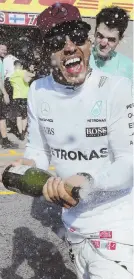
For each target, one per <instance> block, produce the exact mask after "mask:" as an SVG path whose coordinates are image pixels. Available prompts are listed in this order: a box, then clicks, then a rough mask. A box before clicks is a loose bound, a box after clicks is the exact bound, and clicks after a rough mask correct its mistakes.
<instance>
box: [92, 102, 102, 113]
mask: <svg viewBox="0 0 134 279" xmlns="http://www.w3.org/2000/svg"><path fill="white" fill-rule="evenodd" d="M101 109H102V101H97V102H96V103H95V105H94V107H93V108H92V111H91V113H92V116H99V115H100V113H101Z"/></svg>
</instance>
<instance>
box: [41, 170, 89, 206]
mask: <svg viewBox="0 0 134 279" xmlns="http://www.w3.org/2000/svg"><path fill="white" fill-rule="evenodd" d="M84 182H85V178H84V177H83V176H79V175H74V176H71V177H69V178H68V179H66V180H65V181H63V180H62V179H61V178H59V177H51V178H49V179H48V181H47V183H46V184H45V185H44V187H43V195H44V197H45V199H46V200H47V201H49V202H54V203H56V204H60V205H61V206H64V207H66V208H71V207H73V206H75V205H76V204H77V201H76V200H74V199H73V198H72V197H71V196H70V195H69V194H68V193H67V191H66V189H65V184H66V183H67V184H70V185H71V186H73V187H77V186H80V185H81V184H83V183H84Z"/></svg>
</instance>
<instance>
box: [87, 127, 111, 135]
mask: <svg viewBox="0 0 134 279" xmlns="http://www.w3.org/2000/svg"><path fill="white" fill-rule="evenodd" d="M106 135H107V127H90V128H86V137H102V136H106Z"/></svg>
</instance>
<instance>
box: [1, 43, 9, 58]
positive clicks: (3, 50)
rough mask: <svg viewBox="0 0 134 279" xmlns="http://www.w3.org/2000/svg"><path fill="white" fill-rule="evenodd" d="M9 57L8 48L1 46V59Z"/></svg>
mask: <svg viewBox="0 0 134 279" xmlns="http://www.w3.org/2000/svg"><path fill="white" fill-rule="evenodd" d="M6 55H7V46H5V45H0V57H2V58H4V57H5V56H6Z"/></svg>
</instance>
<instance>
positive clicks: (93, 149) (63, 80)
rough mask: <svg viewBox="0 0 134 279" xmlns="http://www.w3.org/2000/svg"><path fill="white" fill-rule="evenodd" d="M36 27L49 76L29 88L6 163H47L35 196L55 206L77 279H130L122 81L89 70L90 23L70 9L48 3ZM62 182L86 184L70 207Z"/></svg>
mask: <svg viewBox="0 0 134 279" xmlns="http://www.w3.org/2000/svg"><path fill="white" fill-rule="evenodd" d="M37 25H38V27H39V28H40V30H41V33H42V36H43V39H44V43H45V47H47V51H49V52H50V57H51V63H52V74H51V75H50V76H48V77H46V78H41V79H39V80H36V81H34V82H33V83H32V85H31V87H30V92H29V97H28V118H29V120H28V121H29V134H28V142H27V146H26V150H25V154H24V158H22V159H21V160H20V161H19V162H16V163H14V165H17V164H19V163H21V164H27V165H31V166H34V165H36V166H37V167H38V168H41V169H44V170H47V169H48V166H49V164H50V161H51V163H52V164H54V166H55V168H56V173H57V177H56V178H51V179H49V180H48V181H47V183H46V184H45V185H44V188H43V194H44V197H45V198H46V200H48V201H50V202H55V203H59V204H61V205H62V206H63V216H62V218H63V222H64V224H65V227H66V230H67V239H68V243H69V245H70V255H71V258H72V260H73V262H74V264H75V267H76V272H77V276H78V278H79V279H89V278H90V279H121V278H122V279H130V278H131V279H132V278H133V275H132V274H133V270H132V267H133V262H132V260H133V230H132V224H133V211H132V209H133V208H132V201H133V200H132V199H133V196H132V193H133V188H132V186H133V185H132V184H133V183H132V176H133V172H132V146H133V141H132V128H133V122H132V117H133V113H132V107H133V104H132V94H131V84H130V81H129V79H127V78H123V77H122V78H121V77H120V78H119V77H116V76H114V77H105V75H104V73H102V72H100V71H97V70H91V69H89V67H88V61H89V56H90V52H91V50H90V48H91V46H90V40H89V30H90V26H89V25H88V24H87V23H85V22H83V21H82V20H81V17H80V14H79V11H78V9H77V8H76V7H74V6H71V5H70V4H55V5H53V6H52V7H49V8H48V9H46V10H45V11H44V12H42V13H41V14H40V15H39V17H38V19H37ZM91 176H92V177H93V180H92V179H91ZM66 182H67V183H70V184H72V185H73V186H81V187H83V188H86V192H88V197H87V196H86V199H81V200H80V201H79V203H78V204H77V205H76V201H75V200H74V199H73V198H72V197H70V196H69V194H67V192H66V191H65V188H64V183H66Z"/></svg>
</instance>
